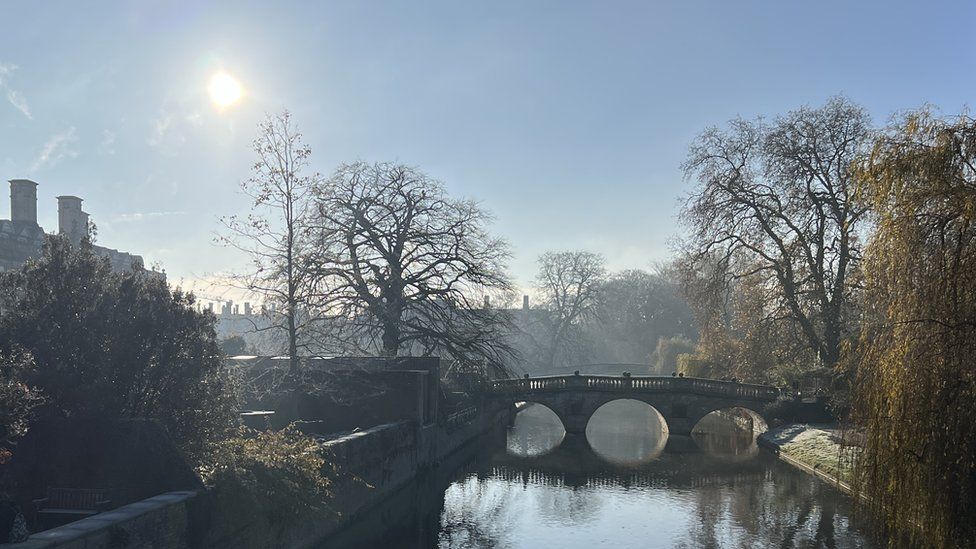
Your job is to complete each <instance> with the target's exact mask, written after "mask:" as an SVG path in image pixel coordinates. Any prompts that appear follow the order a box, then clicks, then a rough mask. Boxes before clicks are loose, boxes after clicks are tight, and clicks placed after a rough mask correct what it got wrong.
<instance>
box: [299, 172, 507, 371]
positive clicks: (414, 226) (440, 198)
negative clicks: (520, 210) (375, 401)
mask: <svg viewBox="0 0 976 549" xmlns="http://www.w3.org/2000/svg"><path fill="white" fill-rule="evenodd" d="M315 205H316V206H315V212H314V220H313V223H312V225H313V227H314V229H313V230H314V247H313V248H312V249H311V250H309V254H308V256H307V259H308V263H309V265H312V266H314V269H315V274H316V284H317V288H318V293H317V300H318V303H319V304H320V306H321V307H322V309H323V310H326V311H328V312H329V314H330V316H331V317H332V321H331V322H330V325H331V327H332V328H334V329H335V333H336V334H338V336H339V337H340V338H341V339H342V341H343V342H344V343H346V344H351V345H353V346H354V347H356V348H358V349H360V350H363V351H368V352H379V353H380V354H382V355H387V356H396V355H398V354H399V353H402V352H405V351H406V352H417V353H422V354H426V355H434V354H436V355H439V356H448V357H451V358H453V359H456V360H459V361H472V362H479V363H482V364H488V365H492V366H500V365H503V364H505V363H507V362H509V361H510V360H511V359H512V358H513V354H514V350H513V348H512V347H511V346H510V345H509V344H508V342H507V338H506V337H503V336H504V335H505V334H506V333H507V332H508V330H509V329H510V328H509V324H510V318H509V315H508V314H507V313H506V312H505V311H501V310H497V309H493V308H491V307H488V306H487V302H488V299H487V298H486V297H487V296H494V297H496V298H501V297H502V296H503V295H504V294H508V293H510V292H511V283H510V281H509V278H508V275H507V273H506V261H507V260H508V258H509V248H508V245H507V243H506V242H505V241H504V240H502V239H500V238H497V237H495V236H492V235H491V234H490V233H489V232H488V224H489V222H490V221H491V215H490V214H489V213H488V212H487V211H485V210H484V209H482V208H481V207H480V206H479V205H478V204H477V203H475V202H473V201H470V200H457V199H454V198H451V197H450V196H448V195H447V193H446V191H445V190H444V188H443V186H442V185H441V184H440V183H439V182H437V181H434V180H432V179H430V178H428V177H427V176H426V175H424V174H423V173H421V172H419V171H417V170H415V169H413V168H409V167H405V166H402V165H399V164H392V163H379V164H366V163H355V164H348V165H344V166H342V167H340V168H339V169H338V170H337V171H336V173H335V175H334V176H333V177H332V178H331V179H330V180H329V181H328V182H326V183H325V184H323V185H321V186H320V187H319V189H318V192H317V193H316V197H315Z"/></svg>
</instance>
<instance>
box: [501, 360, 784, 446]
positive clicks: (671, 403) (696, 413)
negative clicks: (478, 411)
mask: <svg viewBox="0 0 976 549" xmlns="http://www.w3.org/2000/svg"><path fill="white" fill-rule="evenodd" d="M488 392H489V394H491V395H492V396H494V397H495V398H499V399H506V400H508V401H511V402H512V403H515V402H519V401H524V402H534V403H537V404H542V405H543V406H546V407H547V408H549V409H550V410H552V411H553V412H554V413H555V414H556V416H557V417H559V420H560V421H561V422H562V424H563V427H564V428H565V429H566V432H567V433H570V434H583V433H585V431H586V424H587V423H588V422H589V420H590V417H591V416H592V415H593V413H594V412H596V410H597V409H598V408H600V407H601V406H603V405H604V404H606V403H608V402H612V401H614V400H620V399H629V400H638V401H641V402H645V403H647V404H649V405H651V406H652V407H654V409H655V410H657V411H658V413H660V414H661V416H662V417H663V418H664V422H665V425H666V426H667V429H668V432H669V433H671V434H673V435H690V434H691V432H692V430H693V429H694V428H695V425H697V424H698V422H699V421H701V419H702V418H704V417H705V416H706V415H708V414H710V413H711V412H714V411H716V410H724V409H728V408H742V409H745V410H748V411H749V412H750V414H751V415H753V417H754V419H757V420H761V419H762V416H761V415H760V413H761V412H762V409H763V408H764V407H765V406H766V405H767V404H769V403H771V402H773V401H775V400H776V399H777V398H778V397H779V389H777V388H776V387H771V386H768V385H751V384H746V383H738V382H734V381H719V380H715V379H701V378H690V377H653V376H594V375H570V376H545V377H535V378H529V377H527V378H523V379H502V380H495V381H492V382H490V383H489V386H488Z"/></svg>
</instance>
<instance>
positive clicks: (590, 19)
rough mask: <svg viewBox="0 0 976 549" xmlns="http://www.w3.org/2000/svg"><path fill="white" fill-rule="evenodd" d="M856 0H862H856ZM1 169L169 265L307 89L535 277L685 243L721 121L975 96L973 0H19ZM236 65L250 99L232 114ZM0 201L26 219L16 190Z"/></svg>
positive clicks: (309, 107)
mask: <svg viewBox="0 0 976 549" xmlns="http://www.w3.org/2000/svg"><path fill="white" fill-rule="evenodd" d="M855 4H856V5H855ZM0 10H2V17H0V177H2V179H4V180H6V179H11V178H20V177H28V178H31V179H34V180H35V181H37V182H38V183H39V184H40V187H39V189H38V191H39V197H38V198H39V205H38V210H39V211H38V213H39V220H40V222H41V224H42V225H43V226H44V227H45V228H46V229H47V230H49V231H52V230H54V229H55V228H56V225H57V223H56V203H55V200H54V197H55V196H57V195H60V194H75V195H78V196H81V197H83V198H84V199H85V207H86V210H87V211H88V212H89V213H91V214H92V217H93V219H94V221H95V222H96V223H97V225H98V227H99V242H100V243H101V244H103V245H107V246H111V247H117V248H120V249H123V250H126V251H131V252H133V253H140V254H142V255H144V256H145V257H146V258H147V260H149V261H150V262H153V261H158V262H160V263H161V264H162V266H163V267H164V268H166V270H167V272H168V273H169V276H170V280H172V281H176V282H178V281H180V280H181V279H186V280H189V279H195V278H205V277H208V276H210V275H211V274H213V273H218V272H222V271H227V270H232V269H235V268H238V267H240V265H241V258H240V257H239V256H237V255H236V254H235V253H234V252H233V251H231V250H229V249H222V248H219V247H216V246H214V245H213V244H212V241H213V236H214V233H215V231H216V230H217V229H218V226H219V225H218V223H217V217H218V216H220V215H227V214H233V213H240V212H242V211H244V210H245V209H246V207H247V204H246V201H245V200H244V199H243V197H241V196H240V195H238V194H237V188H238V183H239V182H240V180H241V179H243V178H245V177H246V176H247V175H248V171H249V169H250V165H251V163H252V160H253V156H252V154H251V151H250V142H251V141H252V139H253V138H254V136H255V125H256V123H257V122H258V121H259V120H260V119H261V118H262V117H263V116H264V113H266V112H275V111H278V110H280V109H282V108H285V107H287V108H288V109H290V110H291V111H292V112H293V114H294V117H295V119H296V120H297V122H298V123H299V125H300V126H301V127H302V129H303V131H304V133H305V136H306V139H307V141H308V142H309V144H310V145H311V147H312V149H313V163H314V165H315V167H316V168H317V169H318V170H319V171H321V172H323V173H329V172H331V171H332V169H333V168H334V167H335V166H336V165H337V164H338V163H339V162H342V161H351V160H357V159H362V160H369V161H373V160H397V161H401V162H404V163H407V164H411V165H414V166H418V167H420V168H421V169H423V170H424V171H426V172H427V173H428V174H429V175H431V176H433V177H435V178H438V179H441V180H443V181H444V182H445V183H446V185H447V186H448V189H449V190H450V191H451V192H452V193H454V194H457V195H460V196H466V197H473V198H476V199H479V200H480V201H482V202H483V204H484V205H485V206H486V207H488V208H489V209H491V210H492V211H494V213H495V214H496V217H497V220H496V230H497V232H499V233H501V234H502V235H504V236H506V237H507V238H508V239H509V240H510V241H511V242H512V244H513V247H514V251H515V258H514V260H513V262H512V268H513V272H514V274H515V275H516V277H517V279H518V281H519V282H520V283H521V284H523V285H527V284H528V283H529V282H530V281H531V278H532V276H533V273H534V269H535V259H536V257H537V256H538V255H539V254H541V253H542V252H544V251H546V250H562V249H589V250H593V251H598V252H601V253H603V254H604V255H605V256H606V257H607V259H608V262H609V265H610V267H611V268H614V269H623V268H646V267H649V266H650V265H651V264H652V263H654V262H656V261H662V260H666V259H667V257H668V255H669V248H668V241H669V239H670V238H671V237H672V235H674V234H675V232H676V231H677V229H678V227H677V223H678V220H677V219H676V213H677V204H678V201H679V199H680V197H681V196H682V194H683V193H684V192H686V191H687V188H688V185H689V184H688V183H687V182H685V181H683V179H682V176H681V173H680V169H679V165H680V163H681V162H682V160H683V158H684V155H685V151H686V150H687V146H688V143H689V142H690V141H691V140H692V139H693V137H694V136H695V135H696V134H697V133H698V132H700V131H701V130H702V129H703V128H704V127H706V126H708V125H714V124H722V123H724V122H725V121H726V120H728V119H730V118H732V117H735V116H737V115H742V116H745V117H753V116H756V115H759V114H765V115H775V114H777V113H782V112H785V111H787V110H789V109H792V108H795V107H797V106H800V105H804V104H810V105H816V104H820V103H822V102H823V101H824V100H825V99H826V98H827V97H829V96H830V95H832V94H837V93H844V94H846V95H847V96H849V97H850V98H851V99H852V100H854V101H856V102H859V103H861V104H863V105H865V106H866V107H867V108H868V109H869V110H870V111H871V113H872V114H873V116H874V117H875V120H876V121H877V122H879V123H880V122H884V121H885V120H886V119H887V118H888V117H889V116H890V115H891V114H892V113H893V112H896V111H899V110H903V109H908V108H914V107H918V106H920V105H922V104H923V103H926V102H928V103H931V104H934V105H936V106H938V107H940V108H941V109H942V110H943V111H944V112H947V113H956V112H959V111H961V110H962V109H963V108H965V107H966V106H967V105H972V103H973V100H974V97H976V3H974V2H969V1H959V2H939V1H926V2H921V1H918V2H894V1H886V2H856V3H855V2H849V1H818V2H800V1H782V0H779V1H749V0H739V1H728V0H722V1H718V0H716V1H706V0H698V1H684V2H678V1H663V0H659V1H645V2H609V1H608V2H566V1H558V2H557V1H553V2H532V1H519V2H499V1H496V2H478V3H476V2H459V1H457V0H454V1H444V2H371V1H370V2H367V1H359V2H352V1H349V2H341V3H339V2H308V3H299V2H268V1H264V2H242V1H237V2H203V1H195V2H131V3H123V2H112V3H109V2H76V1H71V2H51V1H45V2H12V1H0ZM218 70H224V71H226V72H228V73H230V74H232V75H233V76H235V77H236V78H237V79H238V80H239V81H240V82H241V83H242V84H243V86H244V88H245V90H246V96H245V98H244V100H243V101H241V102H240V103H239V104H237V105H235V106H234V107H232V108H229V109H226V110H224V111H222V112H218V111H217V110H216V109H215V108H214V107H213V105H212V104H211V102H210V100H209V99H208V96H207V92H206V86H207V82H208V80H209V78H210V76H211V75H212V74H214V73H215V72H216V71H218ZM0 202H2V203H3V204H4V205H2V206H0V216H3V217H7V215H6V213H5V212H6V211H7V206H6V201H5V200H4V201H0Z"/></svg>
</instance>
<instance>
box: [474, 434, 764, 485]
mask: <svg viewBox="0 0 976 549" xmlns="http://www.w3.org/2000/svg"><path fill="white" fill-rule="evenodd" d="M662 436H668V435H664V434H662ZM695 438H696V440H693V439H692V437H686V436H673V437H672V436H669V437H668V442H667V447H666V450H665V452H664V453H663V454H662V455H661V456H660V457H659V458H657V459H653V460H651V461H648V462H645V463H614V462H612V461H608V460H606V459H605V458H604V457H602V456H600V455H599V454H597V453H596V452H595V451H594V450H593V448H592V447H591V446H590V444H589V443H588V442H587V440H586V437H567V438H566V439H565V440H563V441H562V443H560V444H559V445H558V446H557V447H556V448H554V449H553V450H552V451H550V452H548V453H545V454H542V455H538V456H518V455H513V454H511V453H504V454H496V455H494V456H493V457H492V460H491V467H490V468H489V469H485V470H482V471H480V472H479V476H491V477H495V478H504V479H505V480H508V481H517V482H521V483H523V484H530V483H531V484H546V485H550V486H569V487H601V486H619V487H623V488H627V487H630V486H656V487H661V488H668V487H669V488H696V487H702V486H712V485H723V484H728V483H731V482H736V481H747V482H754V481H757V480H765V479H767V477H768V475H769V468H768V467H767V466H765V465H764V464H763V463H762V458H760V459H751V460H747V461H745V462H743V461H742V460H739V459H736V458H735V456H726V455H722V454H715V453H712V452H711V451H709V449H710V448H712V447H713V445H712V444H711V443H710V441H707V440H704V438H702V439H699V437H695ZM709 438H711V437H709ZM725 438H728V437H725ZM738 438H739V439H740V441H739V442H740V443H742V444H747V445H753V446H754V444H755V443H754V441H753V440H752V437H748V436H747V437H745V439H743V438H742V437H738ZM724 445H725V444H720V445H719V446H724ZM703 448H705V449H704V450H703ZM753 457H755V455H754V454H753ZM704 471H707V473H705V472H704Z"/></svg>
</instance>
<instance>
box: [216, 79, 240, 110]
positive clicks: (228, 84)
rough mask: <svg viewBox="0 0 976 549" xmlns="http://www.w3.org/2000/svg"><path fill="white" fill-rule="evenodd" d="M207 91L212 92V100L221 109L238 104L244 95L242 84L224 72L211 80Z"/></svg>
mask: <svg viewBox="0 0 976 549" xmlns="http://www.w3.org/2000/svg"><path fill="white" fill-rule="evenodd" d="M207 89H208V91H209V92H210V100H211V101H213V102H214V105H217V107H218V108H220V109H225V108H227V107H230V106H231V105H233V104H234V103H237V102H238V101H240V99H241V97H242V96H243V95H244V88H242V87H241V83H240V82H238V81H237V79H235V78H234V77H233V76H231V75H229V74H227V73H226V72H222V71H221V72H218V73H217V74H215V75H213V76H212V77H211V78H210V85H209V86H208V88H207Z"/></svg>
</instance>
